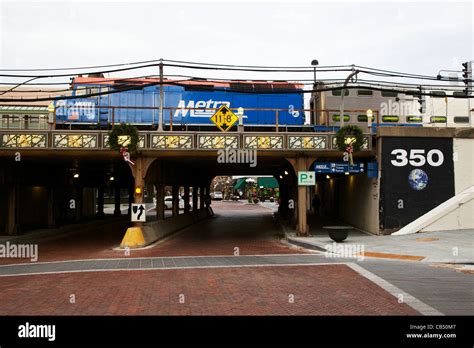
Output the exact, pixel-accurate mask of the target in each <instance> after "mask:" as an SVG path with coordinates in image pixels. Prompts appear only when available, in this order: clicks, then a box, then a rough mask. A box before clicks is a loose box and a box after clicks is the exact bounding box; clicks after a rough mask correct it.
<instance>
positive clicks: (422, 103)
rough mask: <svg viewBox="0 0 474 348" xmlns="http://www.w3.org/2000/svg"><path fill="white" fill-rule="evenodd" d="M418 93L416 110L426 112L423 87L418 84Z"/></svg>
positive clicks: (421, 112)
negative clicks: (418, 104) (418, 105)
mask: <svg viewBox="0 0 474 348" xmlns="http://www.w3.org/2000/svg"><path fill="white" fill-rule="evenodd" d="M418 90H419V93H420V94H419V95H418V103H420V108H419V109H418V111H419V112H420V114H424V113H425V112H426V97H425V96H424V95H423V88H422V87H421V86H420V87H418Z"/></svg>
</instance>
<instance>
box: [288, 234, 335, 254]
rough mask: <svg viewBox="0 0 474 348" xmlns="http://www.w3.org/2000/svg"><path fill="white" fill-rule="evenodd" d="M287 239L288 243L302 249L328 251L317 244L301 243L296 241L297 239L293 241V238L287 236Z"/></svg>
mask: <svg viewBox="0 0 474 348" xmlns="http://www.w3.org/2000/svg"><path fill="white" fill-rule="evenodd" d="M286 239H287V240H288V243H290V244H293V245H296V246H299V247H302V248H305V249H310V250H317V251H327V249H326V248H323V247H320V246H318V245H316V244H312V243H307V242H303V241H300V240H295V239H293V238H292V237H290V236H288V235H286Z"/></svg>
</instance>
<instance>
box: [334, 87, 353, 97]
mask: <svg viewBox="0 0 474 348" xmlns="http://www.w3.org/2000/svg"><path fill="white" fill-rule="evenodd" d="M341 94H342V92H341V90H340V89H335V90H333V91H332V95H334V96H336V97H337V96H339V97H340V96H341ZM348 95H349V90H348V89H346V90H345V91H344V96H346V97H347V96H348Z"/></svg>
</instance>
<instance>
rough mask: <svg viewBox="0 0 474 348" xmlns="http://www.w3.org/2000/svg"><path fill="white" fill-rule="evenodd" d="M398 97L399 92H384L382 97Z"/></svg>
mask: <svg viewBox="0 0 474 348" xmlns="http://www.w3.org/2000/svg"><path fill="white" fill-rule="evenodd" d="M397 96H398V93H397V92H392V91H382V97H388V98H396V97H397Z"/></svg>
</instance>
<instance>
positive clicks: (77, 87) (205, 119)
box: [54, 77, 305, 130]
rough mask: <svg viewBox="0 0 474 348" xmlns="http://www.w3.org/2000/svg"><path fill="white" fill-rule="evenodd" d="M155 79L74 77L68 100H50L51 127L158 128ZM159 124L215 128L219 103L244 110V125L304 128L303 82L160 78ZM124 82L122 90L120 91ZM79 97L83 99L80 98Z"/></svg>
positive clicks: (158, 99) (156, 84)
mask: <svg viewBox="0 0 474 348" xmlns="http://www.w3.org/2000/svg"><path fill="white" fill-rule="evenodd" d="M159 81H160V80H159V79H152V78H145V79H143V78H142V79H135V78H134V79H110V78H103V77H76V78H75V79H74V80H73V82H72V89H73V91H72V96H73V97H74V98H73V99H67V98H58V99H57V100H56V101H55V104H54V105H55V109H56V128H59V129H60V128H104V127H109V126H110V125H111V124H115V123H128V124H132V125H134V126H136V127H137V128H139V129H157V127H158V123H159V115H160V110H159V109H160V88H161V85H160V83H159ZM164 81H165V84H164V85H162V88H163V126H164V127H165V129H169V128H171V127H175V128H174V129H177V130H180V129H182V130H206V129H212V130H215V129H216V128H215V126H214V125H213V124H212V121H211V120H210V117H211V116H212V115H213V114H214V113H215V111H216V109H218V108H219V107H220V106H222V105H227V106H228V107H229V108H230V109H231V110H232V111H234V112H237V110H238V109H239V108H242V109H243V116H242V117H243V123H244V125H245V127H246V129H248V128H255V129H259V130H270V129H271V128H272V127H275V125H276V124H278V125H279V126H284V127H287V128H288V129H294V130H301V128H304V127H305V114H304V112H303V109H304V98H303V93H302V92H303V89H302V86H300V85H297V84H292V83H289V82H283V81H278V82H267V81H229V82H211V81H207V80H185V81H179V82H176V81H173V80H164ZM124 86H126V90H124ZM82 96H84V97H82Z"/></svg>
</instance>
